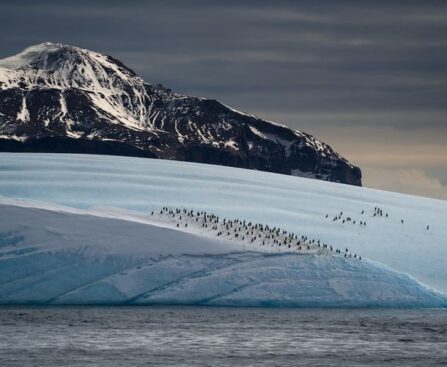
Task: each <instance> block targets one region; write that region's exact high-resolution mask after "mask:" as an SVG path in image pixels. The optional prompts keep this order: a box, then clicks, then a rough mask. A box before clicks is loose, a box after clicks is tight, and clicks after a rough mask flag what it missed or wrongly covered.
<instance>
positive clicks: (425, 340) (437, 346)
mask: <svg viewBox="0 0 447 367" xmlns="http://www.w3.org/2000/svg"><path fill="white" fill-rule="evenodd" d="M0 365H1V366H3V367H6V366H90V365H92V366H148V365H149V366H150V365H158V366H171V365H172V366H174V365H180V366H189V365H194V366H228V365H231V366H240V365H243V366H297V365H300V366H306V365H308V366H318V365H321V366H331V365H334V366H430V365H439V366H441V365H447V310H438V309H437V310H404V309H400V310H384V309H381V310H380V309H378V310H364V309H361V310H360V309H359V310H357V309H346V310H345V309H337V310H324V309H321V310H320V309H318V310H313V309H258V308H244V309H237V308H207V307H12V306H8V307H0Z"/></svg>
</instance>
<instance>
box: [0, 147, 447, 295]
mask: <svg viewBox="0 0 447 367" xmlns="http://www.w3.org/2000/svg"><path fill="white" fill-rule="evenodd" d="M0 172H1V174H0V195H2V196H5V197H9V198H24V199H27V200H38V201H40V202H46V203H56V204H60V205H64V206H67V207H72V208H80V209H87V208H92V207H96V208H104V207H108V208H118V209H120V210H122V209H126V210H131V211H136V212H139V213H141V214H142V215H144V216H145V217H146V216H149V214H150V211H152V210H159V209H160V208H162V207H163V206H169V207H182V208H190V209H195V210H207V211H210V212H213V213H215V214H217V215H220V216H222V217H227V218H240V219H241V220H243V219H245V220H247V221H254V222H260V223H265V224H268V225H269V226H279V227H282V228H284V229H286V230H288V231H292V232H295V233H298V234H301V235H305V236H307V237H308V238H309V239H315V240H320V241H321V242H322V243H327V244H328V245H332V246H333V247H334V248H338V249H342V250H343V249H345V248H346V247H348V248H349V250H350V251H351V252H352V253H357V254H360V255H361V256H363V257H364V258H368V259H370V260H373V261H377V262H380V263H382V264H385V265H387V266H389V267H390V268H392V269H394V270H396V271H399V272H403V273H407V274H410V275H411V276H413V277H414V278H416V279H417V280H418V281H420V282H422V283H425V284H427V285H429V286H431V287H433V288H435V289H437V290H439V291H442V292H445V293H447V225H446V218H447V202H445V201H441V200H433V199H427V198H421V197H415V196H410V195H403V194H397V193H391V192H384V191H378V190H372V189H367V188H356V187H353V186H349V185H339V184H333V183H328V182H323V181H316V180H310V179H304V178H293V177H288V176H285V175H276V174H271V173H265V172H256V171H248V170H242V169H235V168H229V167H219V166H212V165H204V164H194V163H185V162H176V161H162V160H152V159H137V158H126V157H107V156H89V155H63V154H61V155H57V154H9V153H4V154H0ZM377 207H378V208H380V209H381V210H382V213H383V214H382V215H381V216H380V215H376V216H374V212H375V211H374V209H375V208H377ZM108 211H109V212H110V210H108ZM362 211H363V214H362ZM340 212H343V213H342V215H341V216H340V214H341V213H340ZM386 214H388V217H387V216H386ZM326 215H327V216H328V217H327V218H326ZM120 217H122V214H120ZM339 217H340V219H337V220H335V221H334V218H339ZM348 217H349V218H351V221H348V220H347V218H348ZM343 220H345V222H344V223H343ZM402 220H403V223H402ZM354 221H355V224H354ZM360 222H362V223H364V224H362V225H360ZM427 225H429V226H430V227H429V229H427Z"/></svg>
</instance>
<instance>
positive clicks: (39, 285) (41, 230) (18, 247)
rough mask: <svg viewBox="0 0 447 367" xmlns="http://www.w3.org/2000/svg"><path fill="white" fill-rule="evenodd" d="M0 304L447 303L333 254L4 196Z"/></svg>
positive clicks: (370, 265) (402, 278)
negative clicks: (250, 247)
mask: <svg viewBox="0 0 447 367" xmlns="http://www.w3.org/2000/svg"><path fill="white" fill-rule="evenodd" d="M0 233H1V235H0V303H3V304H8V303H13V304H151V305H154V304H182V305H213V306H270V307H271V306H290V307H445V306H447V298H446V297H445V296H443V295H442V294H439V293H437V292H435V291H433V290H431V289H429V288H427V287H425V286H423V285H421V284H420V283H418V282H417V281H416V280H414V279H413V278H411V277H410V276H408V275H405V274H402V273H397V272H395V271H393V270H391V269H389V268H387V267H385V266H382V265H380V264H377V263H374V262H371V261H368V260H358V259H353V258H348V259H346V258H344V257H342V256H336V255H334V254H329V253H326V254H320V255H317V254H297V253H293V252H290V251H289V252H288V251H283V252H276V253H274V252H271V251H267V250H264V251H247V250H245V251H243V250H242V248H241V246H240V245H238V244H237V243H236V242H234V241H229V240H225V239H223V240H222V239H217V238H212V237H210V236H204V235H202V236H201V235H197V234H192V233H189V232H186V231H185V230H184V229H182V230H178V229H174V228H170V227H168V226H163V224H161V225H160V224H158V223H153V222H151V221H150V220H147V219H146V220H145V219H144V217H141V216H135V217H132V216H131V214H129V213H122V214H121V213H119V212H117V211H111V212H110V211H109V212H108V211H104V210H103V211H98V212H95V211H83V210H73V209H70V208H63V207H60V206H52V205H48V204H47V205H43V206H41V207H38V206H36V205H35V204H33V205H31V206H30V204H29V203H26V202H16V201H11V200H7V199H2V200H0Z"/></svg>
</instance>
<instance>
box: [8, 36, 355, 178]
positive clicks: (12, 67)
mask: <svg viewBox="0 0 447 367" xmlns="http://www.w3.org/2000/svg"><path fill="white" fill-rule="evenodd" d="M0 151H27V152H33V151H35V152H67V153H68V152H69V153H94V154H116V155H130V156H138V157H152V158H161V159H176V160H184V161H190V162H200V163H210V164H219V165H226V166H233V167H241V168H248V169H256V170H262V171H269V172H276V173H282V174H288V175H297V176H304V177H311V178H317V179H322V180H328V181H334V182H341V183H347V184H352V185H361V171H360V169H359V168H358V167H355V166H353V165H352V164H350V163H349V162H348V161H347V160H346V159H344V158H343V157H341V156H340V155H339V154H337V153H336V152H334V151H333V150H332V149H331V148H330V147H329V146H328V145H327V144H325V143H323V142H320V141H318V140H317V139H315V138H314V137H312V136H311V135H308V134H305V133H302V132H300V131H297V130H291V129H289V128H287V127H285V126H282V125H278V124H275V123H272V122H268V121H265V120H262V119H260V118H257V117H255V116H252V115H248V114H245V113H242V112H238V111H235V110H233V109H231V108H229V107H227V106H225V105H223V104H221V103H219V102H217V101H215V100H209V99H204V98H196V97H189V96H184V95H180V94H176V93H173V92H171V91H170V90H169V89H166V88H164V87H162V86H159V85H158V86H152V85H150V84H147V83H145V82H144V81H143V80H142V79H140V78H139V77H138V76H137V75H136V74H135V73H134V72H133V71H132V70H130V69H128V68H127V67H126V66H124V65H123V64H122V63H121V62H119V61H117V60H115V59H113V58H111V57H110V56H105V55H101V54H98V53H95V52H92V51H88V50H84V49H80V48H76V47H72V46H67V45H61V44H52V43H45V44H41V45H36V46H32V47H30V48H28V49H26V50H24V51H23V52H22V53H21V54H19V55H16V56H13V57H10V58H7V59H3V60H0Z"/></svg>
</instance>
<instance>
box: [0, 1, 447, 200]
mask: <svg viewBox="0 0 447 367" xmlns="http://www.w3.org/2000/svg"><path fill="white" fill-rule="evenodd" d="M0 31H1V32H0V57H4V56H8V55H11V54H14V53H17V52H18V51H20V50H21V49H23V48H24V47H26V46H29V45H31V44H35V43H39V42H44V41H57V42H63V43H69V44H73V45H78V46H81V47H85V48H90V49H94V50H96V51H99V52H104V53H107V54H111V55H113V56H115V57H116V58H118V59H121V60H122V61H123V62H125V63H126V64H128V65H129V66H130V67H131V68H133V69H134V70H135V71H137V72H138V73H139V74H140V75H141V76H143V77H144V79H145V80H147V81H148V82H151V83H158V82H162V83H163V84H165V85H167V86H169V87H171V88H173V89H174V90H177V91H179V92H183V93H186V94H192V95H200V96H208V97H211V98H216V99H219V100H221V101H223V102H224V103H226V104H229V105H231V106H234V107H235V108H238V109H241V110H244V111H248V112H251V113H255V114H258V115H260V116H263V117H266V118H270V119H273V120H277V121H279V122H282V123H285V124H287V125H289V126H291V127H293V128H299V129H303V130H305V131H306V130H307V131H309V132H311V133H314V134H316V135H318V136H321V137H322V138H324V139H326V140H327V141H328V142H329V143H331V142H335V143H334V144H335V147H336V149H337V150H339V151H340V152H341V153H344V154H346V155H348V158H350V159H352V160H353V161H356V160H358V159H357V158H358V157H361V156H362V151H361V148H360V147H361V144H360V145H359V144H356V146H358V149H357V150H353V149H351V148H350V147H351V145H352V141H354V140H355V141H356V142H360V143H361V142H362V141H365V144H366V143H368V144H370V142H371V137H372V136H373V137H374V139H375V141H376V142H377V144H378V146H381V145H380V144H379V143H382V142H387V144H390V145H392V144H395V145H398V146H404V147H407V148H408V149H411V146H412V144H415V142H418V141H423V142H424V144H426V143H427V144H428V143H430V142H433V144H439V143H440V142H441V141H444V140H445V138H447V122H446V117H447V103H446V102H447V100H446V99H447V47H446V46H447V2H445V1H393V2H391V1H374V2H360V1H337V2H335V1H263V0H258V1H245V2H241V1H209V0H208V1H206V0H203V1H199V0H192V1H185V0H183V1H180V0H178V1H75V2H68V1H67V2H64V1H45V0H42V1H39V2H37V1H20V0H19V1H14V2H12V1H11V2H2V3H0ZM347 136H348V137H349V138H348V137H347ZM402 149H404V148H402ZM427 149H429V148H427ZM434 151H436V152H437V150H436V149H435V148H434ZM446 159H447V158H446ZM359 161H361V159H360V160H359ZM427 165H430V174H431V175H433V172H434V168H433V167H431V165H432V162H428V161H427ZM414 168H415V169H421V167H419V166H418V167H414ZM445 169H446V168H445V166H444V167H441V166H439V174H438V177H440V178H442V179H443V180H444V179H445V177H446V176H447V174H446V173H445V172H446V171H445ZM376 171H377V172H378V170H376ZM418 172H419V171H418ZM371 173H372V171H371ZM413 173H414V172H413ZM366 176H367V175H366ZM414 176H415V177H416V175H414ZM409 177H410V176H409ZM421 177H422V176H421ZM422 181H423V180H421V182H422ZM371 182H374V185H376V181H374V180H371ZM443 182H444V181H443ZM399 187H401V186H399ZM412 190H413V189H412ZM413 191H414V190H413ZM413 191H412V192H413ZM425 192H426V190H425V191H423V190H421V193H424V194H425Z"/></svg>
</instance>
